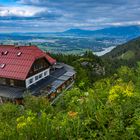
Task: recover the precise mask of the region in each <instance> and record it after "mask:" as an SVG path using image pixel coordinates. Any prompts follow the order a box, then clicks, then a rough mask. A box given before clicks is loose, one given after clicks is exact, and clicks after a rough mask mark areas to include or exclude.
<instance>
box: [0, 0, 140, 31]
mask: <svg viewBox="0 0 140 140" xmlns="http://www.w3.org/2000/svg"><path fill="white" fill-rule="evenodd" d="M139 13H140V0H133V1H132V0H15V6H12V7H11V6H7V7H6V6H5V7H4V6H1V7H0V20H1V21H5V22H8V20H9V23H7V24H6V25H7V26H8V24H9V26H8V27H11V26H10V24H11V23H15V25H16V26H17V27H22V28H23V29H25V28H26V29H27V30H28V29H29V30H36V31H37V30H38V31H40V30H43V31H62V30H66V29H68V28H82V29H98V28H104V27H108V26H122V25H137V24H139V23H140V14H139ZM21 20H22V22H21ZM1 27H2V26H1ZM1 27H0V28H1Z"/></svg>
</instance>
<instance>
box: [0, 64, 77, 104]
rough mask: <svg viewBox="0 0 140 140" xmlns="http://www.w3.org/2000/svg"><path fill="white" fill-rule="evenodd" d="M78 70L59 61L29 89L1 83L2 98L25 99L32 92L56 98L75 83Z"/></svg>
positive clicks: (0, 95) (0, 92) (32, 93)
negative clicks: (48, 73)
mask: <svg viewBox="0 0 140 140" xmlns="http://www.w3.org/2000/svg"><path fill="white" fill-rule="evenodd" d="M75 74H76V72H75V71H74V69H73V67H71V66H69V65H66V64H63V63H58V64H56V65H54V66H53V67H52V69H51V73H50V75H49V76H47V77H46V78H44V79H42V80H41V81H39V82H37V83H36V84H34V85H32V86H31V87H29V88H28V90H27V89H25V88H16V87H8V88H7V86H2V85H0V97H1V100H0V102H2V100H3V99H4V100H6V98H7V99H8V100H9V99H11V100H14V99H18V100H20V99H23V98H24V97H25V96H27V95H29V94H31V95H33V96H45V97H48V98H49V100H51V101H52V100H54V99H55V98H56V97H57V96H58V95H59V94H60V93H62V91H64V90H67V89H69V88H70V87H71V86H72V85H73V83H74V78H75Z"/></svg>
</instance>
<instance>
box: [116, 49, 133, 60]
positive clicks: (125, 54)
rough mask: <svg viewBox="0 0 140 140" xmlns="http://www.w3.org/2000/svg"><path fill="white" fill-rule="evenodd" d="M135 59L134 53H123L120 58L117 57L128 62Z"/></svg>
mask: <svg viewBox="0 0 140 140" xmlns="http://www.w3.org/2000/svg"><path fill="white" fill-rule="evenodd" d="M134 57H135V54H134V52H132V51H127V52H125V53H123V54H122V55H121V56H119V57H118V58H119V59H124V60H129V59H132V58H134Z"/></svg>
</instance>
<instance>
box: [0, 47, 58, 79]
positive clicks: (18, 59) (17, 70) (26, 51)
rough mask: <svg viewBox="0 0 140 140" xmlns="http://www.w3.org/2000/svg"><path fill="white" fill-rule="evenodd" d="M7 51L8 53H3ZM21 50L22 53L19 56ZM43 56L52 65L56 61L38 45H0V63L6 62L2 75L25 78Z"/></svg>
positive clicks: (0, 72) (0, 73) (1, 71)
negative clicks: (35, 62)
mask: <svg viewBox="0 0 140 140" xmlns="http://www.w3.org/2000/svg"><path fill="white" fill-rule="evenodd" d="M6 51H8V53H7V55H2V52H6ZM19 52H21V55H20V56H17V54H18V53H19ZM41 57H45V58H46V59H47V60H48V62H49V63H50V64H51V65H52V64H54V63H55V62H56V60H55V59H53V58H52V57H50V56H49V55H48V54H46V53H45V52H43V51H42V50H40V49H39V48H37V47H36V46H20V47H15V46H14V45H0V64H5V66H4V68H0V77H3V78H11V79H18V80H25V79H26V77H27V75H28V73H29V70H30V68H31V66H32V64H33V63H34V61H35V60H36V59H38V58H41Z"/></svg>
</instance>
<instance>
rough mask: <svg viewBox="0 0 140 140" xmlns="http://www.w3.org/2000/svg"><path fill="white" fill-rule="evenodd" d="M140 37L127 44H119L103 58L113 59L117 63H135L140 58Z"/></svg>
mask: <svg viewBox="0 0 140 140" xmlns="http://www.w3.org/2000/svg"><path fill="white" fill-rule="evenodd" d="M139 52H140V37H138V38H136V39H133V40H131V41H129V42H127V43H125V44H122V45H119V46H117V47H116V48H114V49H113V50H112V51H111V52H109V53H107V54H105V55H104V56H103V57H102V58H107V59H109V60H113V61H115V62H117V63H125V64H128V65H133V64H135V63H136V62H137V61H139V59H140V53H139Z"/></svg>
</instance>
